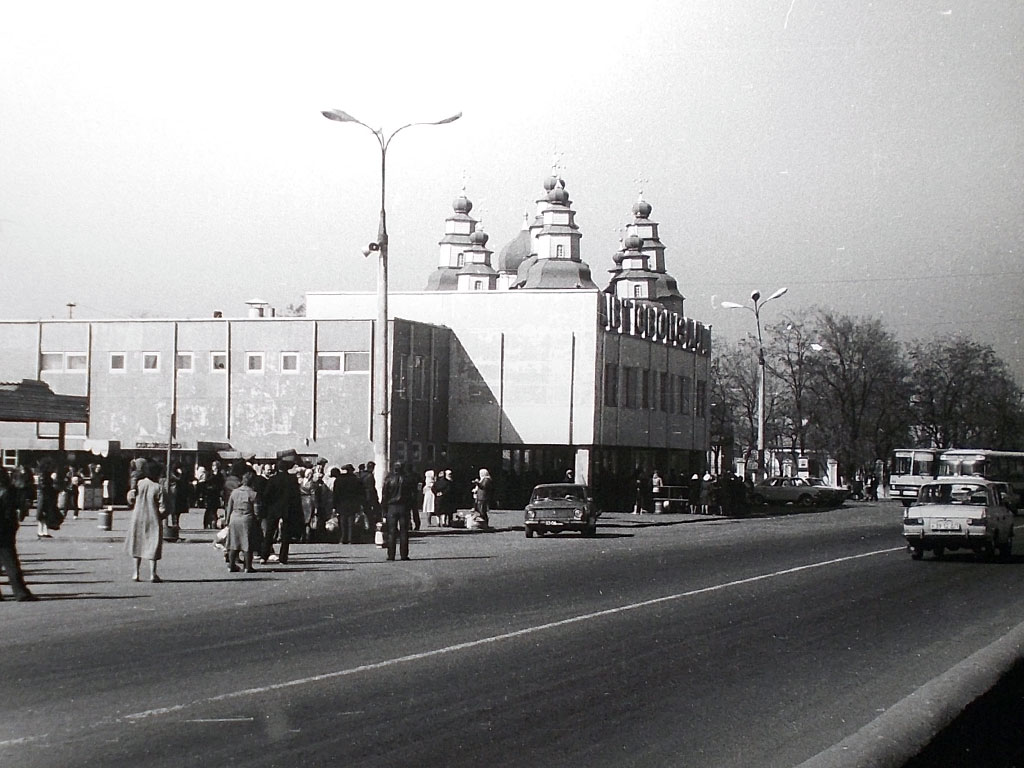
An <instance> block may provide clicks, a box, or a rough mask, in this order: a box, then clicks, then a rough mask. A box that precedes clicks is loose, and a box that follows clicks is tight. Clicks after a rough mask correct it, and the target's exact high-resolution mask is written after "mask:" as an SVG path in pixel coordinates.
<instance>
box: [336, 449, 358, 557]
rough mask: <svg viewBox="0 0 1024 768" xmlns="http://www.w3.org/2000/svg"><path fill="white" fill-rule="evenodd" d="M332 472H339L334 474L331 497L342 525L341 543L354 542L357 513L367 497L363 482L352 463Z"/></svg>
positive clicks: (339, 522)
mask: <svg viewBox="0 0 1024 768" xmlns="http://www.w3.org/2000/svg"><path fill="white" fill-rule="evenodd" d="M331 472H332V473H335V472H336V473H337V474H336V475H335V476H334V487H333V488H332V489H331V499H332V502H333V506H334V513H335V514H336V515H337V516H338V524H339V525H340V526H341V543H342V544H354V543H355V523H356V515H358V514H359V510H360V507H361V506H362V503H363V499H364V498H365V492H364V489H363V483H362V481H361V480H360V479H359V477H358V476H357V475H356V469H355V467H353V466H352V465H351V464H346V465H345V466H343V467H342V468H341V469H338V468H334V469H332V470H331Z"/></svg>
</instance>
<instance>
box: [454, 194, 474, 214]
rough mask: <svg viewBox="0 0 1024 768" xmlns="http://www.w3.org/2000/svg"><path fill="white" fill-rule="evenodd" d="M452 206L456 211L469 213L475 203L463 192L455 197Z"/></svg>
mask: <svg viewBox="0 0 1024 768" xmlns="http://www.w3.org/2000/svg"><path fill="white" fill-rule="evenodd" d="M452 208H453V209H455V212H456V213H462V214H469V212H470V211H472V210H473V203H472V202H471V201H470V199H469V198H468V197H466V196H465V194H462V195H459V196H458V197H456V198H455V201H454V202H453V203H452Z"/></svg>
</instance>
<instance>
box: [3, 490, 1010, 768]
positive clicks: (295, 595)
mask: <svg viewBox="0 0 1024 768" xmlns="http://www.w3.org/2000/svg"><path fill="white" fill-rule="evenodd" d="M900 515H901V507H899V506H898V505H897V504H895V503H878V504H852V505H848V506H847V507H846V508H844V509H840V510H832V511H825V512H815V513H808V514H793V515H781V516H772V517H764V518H756V519H744V520H731V519H713V518H699V517H691V516H686V515H658V516H655V515H644V516H632V515H626V514H612V515H608V516H606V517H605V518H602V521H603V524H602V525H601V526H600V528H599V535H598V536H597V537H596V538H592V539H585V538H582V537H579V536H578V535H575V534H563V535H559V536H548V537H543V538H534V539H530V540H527V539H526V538H525V537H524V536H523V534H522V522H521V519H520V518H518V517H517V516H516V514H515V513H502V514H496V515H494V523H495V524H496V526H497V527H498V528H499V530H498V532H496V533H475V532H465V531H461V532H454V531H441V530H439V529H433V530H429V531H426V532H425V533H423V534H421V535H420V536H418V537H416V538H414V539H413V542H412V544H413V546H412V557H413V559H412V560H410V561H408V562H393V563H388V562H385V561H384V559H383V556H382V552H381V550H379V549H377V548H375V547H373V546H371V545H362V546H350V547H342V546H330V545H297V546H296V547H294V548H293V556H292V562H291V563H290V564H289V565H288V566H275V567H263V568H261V569H260V571H259V573H257V574H255V575H252V576H243V575H236V574H229V573H227V571H226V568H225V567H224V564H223V560H222V558H221V557H220V555H219V553H218V552H217V551H216V550H214V549H213V548H212V547H211V546H210V545H209V544H208V543H206V542H208V541H209V536H208V534H206V532H201V531H188V530H186V531H185V532H184V536H185V538H186V539H188V540H190V541H191V542H193V543H181V544H173V545H170V544H169V545H168V546H167V547H166V550H165V559H164V561H163V562H162V564H161V573H162V575H163V577H164V579H165V583H163V584H149V583H145V582H143V583H141V584H135V583H131V582H130V581H128V578H127V577H128V574H129V571H130V564H129V561H128V559H127V558H126V557H125V556H124V555H123V554H122V551H121V545H120V543H119V542H118V541H117V536H116V530H115V535H111V534H99V535H97V534H96V533H95V531H94V529H95V523H94V521H89V520H79V521H75V522H69V523H67V524H66V525H65V527H64V528H63V529H62V530H61V531H60V533H59V534H58V536H59V538H58V539H56V540H54V541H44V542H39V541H37V540H36V539H35V538H34V536H30V535H29V534H31V531H23V532H22V536H21V538H20V539H19V546H20V547H21V548H22V557H23V561H24V564H25V566H26V569H27V571H28V574H29V579H30V582H31V583H33V584H34V588H35V590H36V591H37V592H38V593H39V594H40V595H41V596H42V597H43V598H44V599H43V600H42V601H40V602H38V603H7V602H5V603H4V604H3V605H2V606H0V609H2V612H0V616H2V617H3V623H2V625H0V626H2V629H0V638H2V641H3V647H4V651H3V654H2V655H0V679H2V680H3V681H4V682H3V691H4V695H3V696H2V697H0V765H12V766H13V765H17V766H20V767H22V768H29V767H31V766H46V768H55V767H57V766H91V765H95V766H120V765H140V764H145V765H146V766H147V767H148V768H158V767H160V766H175V768H179V767H180V766H183V765H184V766H191V765H203V766H228V765H247V766H295V765H303V766H318V765H360V766H433V765H445V766H463V765H465V766H479V765H490V766H527V765H528V766H537V765H543V766H563V765H564V766H579V765H591V766H664V765H694V766H698V765H699V766H752V765H757V766H764V767H771V766H780V767H782V766H785V767H787V768H788V767H789V766H794V765H797V764H799V763H801V762H802V761H804V760H806V759H808V758H810V757H811V756H813V755H815V754H817V753H818V752H820V751H822V750H824V749H826V748H827V747H829V746H830V745H832V744H835V743H837V742H839V741H841V740H842V739H844V738H845V737H847V736H849V735H850V734H852V733H854V732H856V731H857V730H858V729H860V728H861V727H862V726H864V725H866V724H868V723H869V722H871V721H872V720H874V719H875V718H876V717H877V716H878V715H879V714H880V713H882V712H884V711H885V710H886V709H888V708H889V707H892V706H893V705H894V704H895V703H896V702H899V701H900V700H901V699H904V697H906V696H908V695H909V694H911V693H912V692H913V691H915V690H916V689H917V688H919V687H920V686H922V685H924V684H925V683H927V682H928V681H929V680H932V679H933V678H935V677H936V676H938V675H940V674H942V673H943V672H945V671H946V670H948V669H949V668H951V667H953V666H954V665H956V664H957V663H959V662H961V661H962V660H963V659H965V658H966V657H967V656H969V655H970V654H972V653H974V652H975V651H977V650H978V649H980V648H983V647H985V646H987V645H988V644H990V643H992V642H993V641H995V640H997V639H998V638H999V637H1001V636H1002V635H1004V634H1005V633H1006V632H1007V631H1009V630H1010V629H1012V628H1013V627H1015V626H1016V625H1018V624H1019V623H1020V622H1021V621H1024V591H1022V590H1021V589H1020V587H1019V584H1018V582H1019V579H1020V574H1021V567H1022V566H1024V557H1021V556H1018V555H1015V556H1014V558H1012V560H1011V562H1009V563H982V562H977V561H975V559H974V558H973V557H970V556H967V555H963V556H958V555H956V554H952V555H947V557H946V558H945V560H943V561H934V560H932V559H930V558H928V559H926V560H924V561H922V562H914V561H912V560H911V559H910V558H909V556H907V555H906V553H905V551H904V550H903V546H902V539H901V536H900V529H899V519H900ZM192 517H193V518H195V515H193V516H192ZM516 525H518V529H517V528H516ZM76 526H77V527H76Z"/></svg>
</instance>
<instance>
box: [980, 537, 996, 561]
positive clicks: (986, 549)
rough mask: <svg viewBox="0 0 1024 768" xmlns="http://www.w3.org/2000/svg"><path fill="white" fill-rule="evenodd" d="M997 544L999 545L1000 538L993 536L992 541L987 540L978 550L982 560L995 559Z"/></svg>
mask: <svg viewBox="0 0 1024 768" xmlns="http://www.w3.org/2000/svg"><path fill="white" fill-rule="evenodd" d="M996 546H998V538H993V539H992V540H991V541H986V542H985V544H984V545H983V546H982V548H981V549H980V550H978V557H980V558H981V559H982V560H988V561H991V560H995V557H996Z"/></svg>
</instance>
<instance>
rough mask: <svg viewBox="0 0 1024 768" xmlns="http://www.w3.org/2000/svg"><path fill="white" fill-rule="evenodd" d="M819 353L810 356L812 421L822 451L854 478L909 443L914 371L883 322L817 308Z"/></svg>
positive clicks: (814, 346) (817, 345)
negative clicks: (862, 468) (834, 458)
mask: <svg viewBox="0 0 1024 768" xmlns="http://www.w3.org/2000/svg"><path fill="white" fill-rule="evenodd" d="M814 320H815V326H816V332H817V336H818V340H817V341H816V342H815V343H814V344H813V345H812V348H813V349H814V350H815V351H816V352H818V354H817V355H815V356H813V357H808V358H806V363H807V365H808V366H809V367H810V371H809V376H808V381H807V388H808V391H809V393H810V394H811V395H812V402H811V403H810V405H809V412H810V417H811V418H812V419H813V420H814V421H815V422H816V423H817V425H818V427H819V428H820V429H821V434H822V439H823V441H824V445H823V447H825V448H826V449H828V451H829V452H830V453H831V454H832V455H834V456H835V457H836V459H837V460H838V461H839V467H840V472H841V473H843V474H846V475H849V474H851V473H852V472H854V471H856V470H857V469H859V468H861V467H866V466H870V464H872V463H873V462H874V460H876V459H880V458H884V457H886V456H888V455H889V453H891V451H892V449H893V448H895V447H896V446H897V445H898V444H900V443H903V442H905V441H906V439H907V435H908V433H909V426H910V422H911V416H912V414H911V411H910V407H909V404H910V386H909V382H908V378H909V369H908V366H907V365H906V363H905V361H904V359H903V357H902V355H901V349H900V345H899V343H898V342H897V341H896V339H895V337H894V336H893V334H892V333H890V332H889V331H888V330H886V329H885V328H884V327H883V326H882V323H881V321H879V320H869V319H859V318H853V317H848V316H843V315H835V314H833V313H831V312H829V311H828V310H824V309H820V308H819V309H816V310H814Z"/></svg>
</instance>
